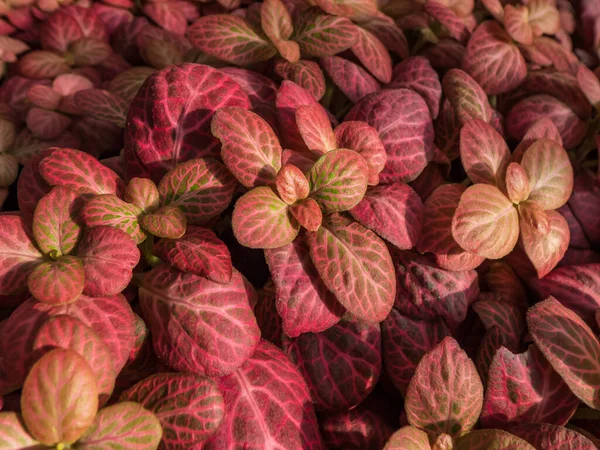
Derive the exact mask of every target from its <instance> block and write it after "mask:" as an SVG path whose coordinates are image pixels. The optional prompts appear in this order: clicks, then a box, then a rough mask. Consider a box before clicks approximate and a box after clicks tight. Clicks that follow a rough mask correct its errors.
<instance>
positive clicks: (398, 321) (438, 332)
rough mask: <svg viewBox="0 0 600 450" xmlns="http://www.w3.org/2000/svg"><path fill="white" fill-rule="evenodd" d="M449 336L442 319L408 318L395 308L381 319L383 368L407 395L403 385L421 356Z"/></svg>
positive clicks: (412, 374)
mask: <svg viewBox="0 0 600 450" xmlns="http://www.w3.org/2000/svg"><path fill="white" fill-rule="evenodd" d="M449 335H450V331H449V330H448V327H446V324H445V323H444V321H443V320H441V319H435V320H434V321H425V320H417V319H411V318H408V317H405V316H403V315H402V314H401V313H400V312H398V310H397V309H395V308H394V309H392V311H391V313H390V315H389V316H387V317H386V319H385V320H384V321H383V322H382V324H381V339H382V344H383V358H384V360H385V369H386V371H387V373H388V375H389V377H390V378H391V380H392V383H394V386H395V387H396V388H397V389H398V390H399V391H400V392H401V393H402V394H403V395H406V388H407V387H408V384H409V383H410V380H411V379H412V377H413V376H414V374H415V369H416V368H417V364H419V361H421V358H423V356H424V355H425V354H426V353H428V352H430V351H431V350H433V348H434V347H435V346H436V345H437V344H439V343H440V342H441V340H442V339H443V338H444V337H446V336H449Z"/></svg>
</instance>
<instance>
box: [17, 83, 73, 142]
mask: <svg viewBox="0 0 600 450" xmlns="http://www.w3.org/2000/svg"><path fill="white" fill-rule="evenodd" d="M61 76H63V75H61ZM27 99H28V100H29V101H30V102H31V103H32V104H33V106H37V107H38V108H44V109H50V110H54V109H56V108H58V105H59V104H60V99H61V95H60V94H59V93H58V92H56V91H55V90H54V89H52V88H51V87H50V86H44V85H43V84H36V85H34V86H32V87H31V89H29V90H28V91H27ZM6 123H10V122H6ZM13 132H14V131H13ZM13 140H14V136H13Z"/></svg>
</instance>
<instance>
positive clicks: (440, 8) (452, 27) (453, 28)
mask: <svg viewBox="0 0 600 450" xmlns="http://www.w3.org/2000/svg"><path fill="white" fill-rule="evenodd" d="M423 10H424V11H425V12H426V13H427V14H428V15H430V16H431V17H433V18H434V19H435V20H436V21H438V22H439V23H440V24H441V25H442V26H443V27H444V28H445V29H446V31H447V34H449V35H450V36H451V37H452V38H454V39H456V40H457V41H458V42H461V43H463V44H465V43H466V42H467V41H468V40H469V36H470V34H471V33H470V32H469V29H468V28H467V26H466V25H465V23H464V21H463V20H462V18H461V17H459V16H458V15H457V14H456V13H455V12H454V11H453V10H452V9H451V8H449V7H448V6H447V5H446V4H444V3H443V2H442V1H437V0H428V1H427V2H426V3H425V4H424V5H423Z"/></svg>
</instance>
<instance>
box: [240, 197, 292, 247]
mask: <svg viewBox="0 0 600 450" xmlns="http://www.w3.org/2000/svg"><path fill="white" fill-rule="evenodd" d="M232 227H233V232H234V234H235V237H236V239H237V240H238V241H239V243H240V244H242V245H244V246H246V247H250V248H277V247H282V246H284V245H287V244H289V243H290V242H292V241H293V240H294V238H295V237H296V235H297V234H298V230H299V228H300V227H299V226H298V224H297V222H296V220H295V219H294V218H293V217H292V216H291V215H290V211H289V206H288V205H287V203H285V202H284V201H282V200H281V199H280V198H279V197H278V196H277V194H275V192H273V190H272V189H271V188H269V187H258V188H254V189H252V190H251V191H250V192H248V193H246V194H244V195H243V196H242V197H241V198H240V199H239V200H238V201H237V202H236V204H235V209H234V210H233V217H232Z"/></svg>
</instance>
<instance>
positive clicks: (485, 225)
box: [452, 184, 519, 259]
mask: <svg viewBox="0 0 600 450" xmlns="http://www.w3.org/2000/svg"><path fill="white" fill-rule="evenodd" d="M452 236H453V237H454V239H455V240H456V242H457V243H458V245H460V246H461V247H462V248H463V249H465V250H467V251H469V252H471V253H475V254H476V255H479V256H483V257H485V258H489V259H499V258H502V257H503V256H506V255H508V254H509V253H510V251H511V250H512V249H513V248H514V246H515V244H516V243H517V240H518V238H519V217H518V213H517V210H516V209H515V207H514V205H513V203H512V202H511V201H510V200H509V199H508V198H506V196H505V195H504V194H503V193H502V192H500V190H498V188H497V187H495V186H490V185H487V184H476V185H473V186H470V187H468V188H467V190H466V191H465V192H464V193H463V194H462V196H461V197H460V203H459V204H458V208H456V212H455V213H454V217H453V218H452Z"/></svg>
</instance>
